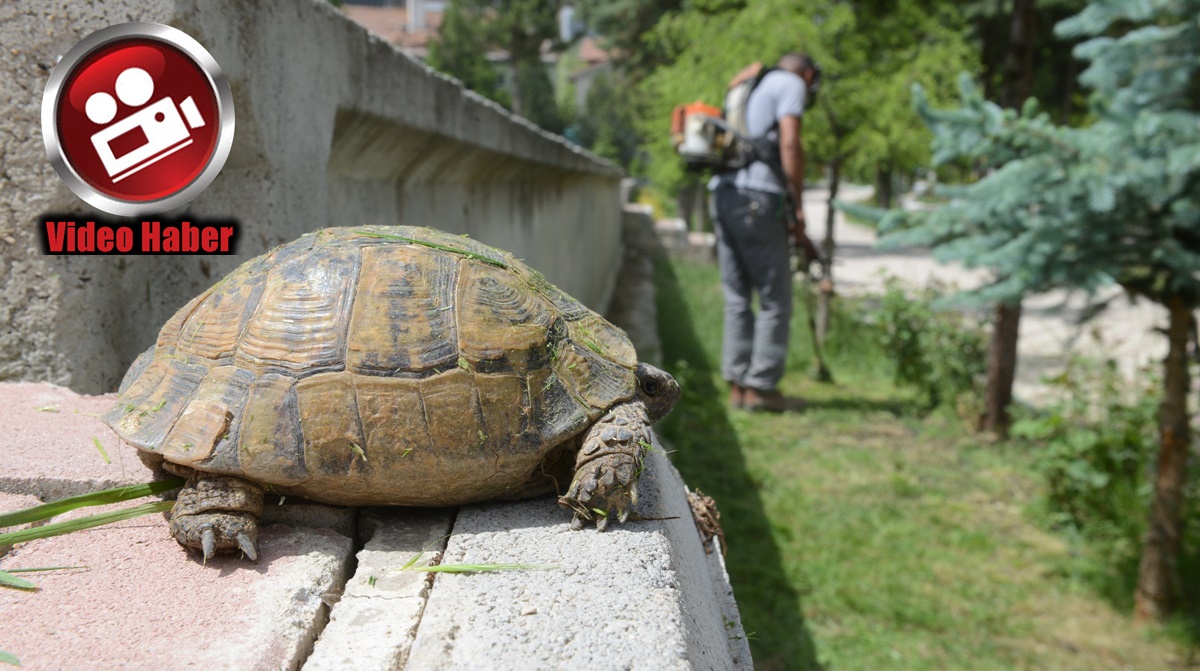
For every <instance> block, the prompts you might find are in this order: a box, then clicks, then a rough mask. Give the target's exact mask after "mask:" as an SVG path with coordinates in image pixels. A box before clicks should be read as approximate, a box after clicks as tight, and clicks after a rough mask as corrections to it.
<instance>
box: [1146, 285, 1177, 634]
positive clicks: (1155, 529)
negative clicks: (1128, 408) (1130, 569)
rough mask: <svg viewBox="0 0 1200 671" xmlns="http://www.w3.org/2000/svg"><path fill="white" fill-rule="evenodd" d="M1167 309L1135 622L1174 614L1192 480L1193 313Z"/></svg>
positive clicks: (1174, 301) (1172, 301) (1172, 305)
mask: <svg viewBox="0 0 1200 671" xmlns="http://www.w3.org/2000/svg"><path fill="white" fill-rule="evenodd" d="M1167 309H1168V310H1169V311H1170V321H1169V322H1168V325H1167V340H1168V342H1169V347H1168V350H1167V359H1166V361H1165V362H1164V365H1163V399H1162V405H1160V406H1159V414H1158V430H1159V452H1158V470H1157V472H1156V473H1155V481H1154V498H1153V500H1152V501H1151V503H1150V527H1149V529H1147V531H1146V536H1145V545H1144V546H1143V548H1142V560H1141V563H1140V564H1139V566H1138V582H1137V593H1136V595H1135V600H1134V618H1135V619H1136V620H1138V621H1139V622H1145V621H1150V620H1160V619H1162V617H1163V616H1165V615H1166V614H1167V613H1168V612H1169V611H1170V609H1171V606H1172V603H1171V602H1172V600H1173V598H1174V596H1175V594H1176V593H1177V592H1178V586H1179V574H1178V571H1177V568H1178V559H1179V549H1180V541H1181V539H1182V533H1183V488H1184V483H1186V482H1187V458H1188V446H1189V445H1190V444H1191V440H1190V436H1189V427H1188V412H1187V393H1188V361H1187V341H1188V330H1189V322H1190V319H1191V310H1190V309H1189V308H1188V305H1187V303H1185V302H1184V301H1183V300H1182V299H1181V298H1179V297H1177V296H1176V297H1172V298H1170V299H1169V300H1168V302H1167Z"/></svg>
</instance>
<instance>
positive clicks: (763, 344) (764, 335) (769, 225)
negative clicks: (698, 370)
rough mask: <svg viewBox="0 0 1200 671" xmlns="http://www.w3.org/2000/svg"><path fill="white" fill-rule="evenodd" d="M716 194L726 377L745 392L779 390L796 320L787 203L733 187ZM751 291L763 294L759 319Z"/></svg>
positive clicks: (722, 352)
mask: <svg viewBox="0 0 1200 671" xmlns="http://www.w3.org/2000/svg"><path fill="white" fill-rule="evenodd" d="M713 195H714V199H715V208H714V209H715V215H716V217H715V218H716V221H717V225H716V227H715V228H716V231H717V262H718V264H719V265H720V268H721V284H722V287H723V289H724V293H725V339H724V342H723V343H722V346H721V374H722V375H723V376H724V377H725V379H726V380H728V381H729V382H732V383H736V384H740V385H742V386H744V387H753V388H755V389H775V388H776V387H777V386H778V385H779V380H780V378H782V377H783V370H784V365H785V363H786V362H787V347H788V326H789V321H790V319H791V316H792V272H791V250H790V249H789V245H788V231H787V224H786V223H785V222H786V218H785V217H786V213H785V212H784V207H786V205H785V202H786V201H785V200H784V199H783V196H781V195H779V194H775V193H767V192H763V191H753V190H749V189H736V188H733V187H728V186H726V187H721V188H719V189H717V190H716V192H715V193H714V194H713ZM752 292H757V293H758V304H759V305H758V308H759V309H758V315H757V316H756V315H755V314H754V310H753V308H752V307H751V295H752Z"/></svg>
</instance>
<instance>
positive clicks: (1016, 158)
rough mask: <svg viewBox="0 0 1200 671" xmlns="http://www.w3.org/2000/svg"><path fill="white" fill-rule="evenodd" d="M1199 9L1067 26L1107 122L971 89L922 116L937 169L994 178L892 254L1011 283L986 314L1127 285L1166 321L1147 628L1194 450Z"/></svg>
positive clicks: (1174, 3)
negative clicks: (1075, 118) (1041, 297)
mask: <svg viewBox="0 0 1200 671" xmlns="http://www.w3.org/2000/svg"><path fill="white" fill-rule="evenodd" d="M1197 16H1200V0H1093V1H1092V2H1091V3H1090V4H1089V5H1088V6H1087V7H1086V8H1085V9H1084V10H1083V11H1082V12H1081V13H1080V14H1078V15H1077V16H1075V17H1073V18H1071V19H1068V20H1066V21H1063V22H1062V23H1060V24H1059V25H1058V27H1057V30H1058V32H1059V34H1060V35H1063V36H1064V37H1068V38H1070V37H1089V38H1090V39H1088V41H1086V42H1084V43H1082V44H1081V45H1080V46H1079V47H1078V48H1077V49H1076V52H1075V53H1076V56H1078V57H1079V58H1081V59H1084V60H1086V61H1088V62H1089V65H1088V67H1087V69H1086V70H1085V71H1084V72H1083V73H1082V74H1081V76H1080V82H1081V83H1082V84H1083V85H1084V86H1087V87H1089V88H1091V89H1092V90H1093V97H1092V113H1093V114H1094V116H1095V118H1096V121H1095V123H1093V124H1092V125H1090V126H1088V127H1086V128H1081V129H1080V128H1068V127H1063V126H1059V125H1056V124H1054V123H1053V122H1052V121H1051V120H1050V118H1049V116H1048V115H1047V114H1044V113H1042V112H1040V111H1039V110H1038V107H1037V104H1036V102H1034V101H1032V100H1030V101H1028V102H1027V104H1026V105H1025V106H1024V107H1023V109H1022V110H1021V112H1020V113H1017V112H1015V111H1013V110H1005V109H1003V108H1001V107H1000V106H998V105H996V104H994V103H991V102H987V101H985V100H984V99H983V97H982V96H981V95H980V94H979V92H978V91H977V90H976V88H975V87H974V86H973V85H971V83H970V81H969V80H967V81H964V82H963V83H962V107H961V108H958V109H954V110H941V111H937V110H933V109H931V108H930V107H929V106H928V104H927V103H925V102H924V101H923V98H922V97H921V95H920V92H919V91H918V92H917V93H918V95H917V104H918V108H919V109H920V110H921V112H922V115H923V116H924V117H925V118H926V120H927V122H928V123H929V124H930V125H931V127H932V128H933V130H934V133H935V137H936V139H935V160H937V161H941V162H948V161H952V160H965V161H969V162H971V163H972V164H974V165H976V166H977V167H980V168H983V169H985V170H987V171H989V174H988V175H987V176H986V177H985V178H984V179H981V180H980V181H978V182H976V183H974V184H971V185H968V186H964V187H958V188H953V189H947V190H945V191H944V194H945V195H947V196H949V197H951V198H952V200H951V201H950V203H949V204H947V205H945V206H943V207H941V208H939V209H937V210H936V211H933V212H930V213H925V214H916V215H914V214H903V213H895V212H893V213H890V214H888V215H886V216H885V217H884V218H883V221H882V222H881V228H882V230H883V231H884V233H885V238H884V239H885V241H887V243H888V244H891V245H899V246H903V245H931V246H933V247H934V250H935V255H936V256H937V257H938V258H940V259H942V260H946V261H961V262H963V263H965V264H966V265H968V266H976V267H984V268H989V269H991V270H992V271H993V272H994V276H995V277H996V278H997V279H996V280H995V281H994V282H992V283H991V284H989V285H987V286H985V287H982V288H980V289H978V290H976V291H974V292H971V293H970V294H969V295H968V297H969V298H972V299H974V300H976V301H988V302H1003V301H1016V300H1020V298H1021V297H1022V296H1024V295H1026V294H1029V293H1036V292H1042V291H1047V290H1050V289H1054V288H1060V287H1066V288H1076V289H1084V290H1089V291H1090V290H1095V289H1098V288H1099V287H1101V286H1103V285H1105V284H1109V283H1112V282H1116V283H1118V284H1120V285H1121V286H1122V287H1124V288H1125V289H1126V290H1128V291H1129V292H1131V293H1134V294H1136V295H1140V296H1144V297H1146V298H1149V299H1151V300H1154V301H1156V302H1158V303H1160V304H1162V305H1163V306H1165V307H1166V308H1167V311H1168V314H1169V323H1168V326H1167V330H1166V337H1167V340H1168V354H1167V357H1166V360H1165V362H1164V380H1163V400H1162V405H1161V408H1160V414H1159V436H1160V453H1159V458H1158V462H1157V463H1158V468H1157V473H1156V474H1155V476H1154V478H1155V481H1154V487H1153V496H1152V501H1151V510H1150V515H1149V528H1148V533H1147V534H1146V538H1145V544H1144V547H1143V551H1142V558H1141V562H1140V566H1139V574H1138V585H1137V594H1136V616H1137V617H1138V618H1139V619H1156V618H1159V617H1161V616H1163V615H1164V614H1166V613H1167V612H1168V611H1169V610H1170V608H1171V605H1172V600H1173V598H1174V597H1175V595H1176V593H1177V591H1178V587H1179V585H1178V572H1177V565H1176V564H1177V561H1178V557H1179V554H1180V549H1181V541H1182V539H1181V536H1182V529H1183V509H1184V505H1183V504H1184V501H1183V497H1184V484H1185V482H1186V473H1187V460H1188V452H1189V446H1190V437H1189V436H1190V428H1189V424H1188V413H1187V393H1188V369H1187V340H1188V334H1189V331H1190V328H1191V314H1192V311H1193V310H1194V309H1195V308H1196V307H1197V305H1198V304H1200V21H1197V20H1196V17H1197Z"/></svg>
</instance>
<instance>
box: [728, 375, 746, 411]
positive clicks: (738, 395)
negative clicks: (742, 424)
mask: <svg viewBox="0 0 1200 671" xmlns="http://www.w3.org/2000/svg"><path fill="white" fill-rule="evenodd" d="M745 394H746V388H745V387H743V386H742V385H740V384H738V383H736V382H730V383H729V407H731V408H736V409H738V410H741V409H742V407H743V406H744V404H745Z"/></svg>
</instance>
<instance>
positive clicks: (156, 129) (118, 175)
mask: <svg viewBox="0 0 1200 671" xmlns="http://www.w3.org/2000/svg"><path fill="white" fill-rule="evenodd" d="M116 93H117V98H118V99H119V100H120V101H121V102H122V103H124V104H125V105H126V106H128V107H141V106H142V105H145V104H146V102H147V101H149V100H150V98H152V97H153V96H154V79H153V78H152V77H151V76H150V73H148V72H146V71H145V70H143V69H141V68H127V69H125V70H124V71H122V72H121V74H119V75H117V81H116ZM85 112H86V114H87V117H88V120H90V121H91V122H92V123H94V124H96V125H98V126H102V125H104V124H107V123H109V122H110V121H112V120H113V118H114V117H115V116H116V113H117V103H116V101H114V100H113V97H112V96H111V95H109V94H108V93H107V92H105V91H98V92H96V93H93V94H92V95H91V96H90V97H89V98H88V100H87V104H86V106H85ZM181 112H182V114H181ZM185 119H186V121H187V125H186V126H185V125H184V120H185ZM204 123H205V122H204V117H203V116H201V114H200V110H199V109H197V107H196V101H195V99H193V98H192V96H188V97H187V98H185V99H184V100H183V102H181V103H179V104H178V105H176V104H175V101H174V100H172V99H171V97H170V96H164V97H162V98H160V99H159V100H157V101H156V102H154V103H153V104H151V105H149V106H148V107H146V108H144V109H142V110H140V111H138V112H135V113H133V114H131V115H129V116H127V117H125V118H124V119H121V120H120V121H117V122H116V123H113V124H112V125H110V126H107V127H105V128H103V129H101V130H100V131H99V132H97V133H95V134H94V135H92V137H91V140H92V145H93V146H94V147H95V148H96V153H97V154H99V156H100V162H101V163H102V164H103V165H104V169H105V170H106V171H108V175H109V177H111V178H112V181H113V183H114V184H116V183H117V182H120V181H121V180H123V179H125V178H126V177H129V176H130V175H133V174H135V173H137V172H138V171H139V170H142V169H144V168H147V167H149V166H151V165H153V164H155V163H157V162H158V161H161V160H162V159H164V158H166V157H168V156H170V155H171V154H173V153H175V152H177V151H179V150H180V149H183V148H184V147H187V146H188V145H190V144H192V136H191V132H190V130H191V129H196V128H201V127H203V126H204Z"/></svg>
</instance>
